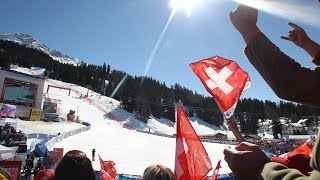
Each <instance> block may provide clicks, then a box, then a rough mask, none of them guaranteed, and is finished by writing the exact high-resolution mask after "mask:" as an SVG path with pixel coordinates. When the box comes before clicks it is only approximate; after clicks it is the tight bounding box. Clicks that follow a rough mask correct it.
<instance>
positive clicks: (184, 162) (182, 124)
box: [174, 105, 212, 180]
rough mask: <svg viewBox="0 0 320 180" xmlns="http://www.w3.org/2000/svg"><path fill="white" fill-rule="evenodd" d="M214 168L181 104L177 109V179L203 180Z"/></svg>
mask: <svg viewBox="0 0 320 180" xmlns="http://www.w3.org/2000/svg"><path fill="white" fill-rule="evenodd" d="M211 169H212V166H211V161H210V159H209V157H208V154H207V152H206V150H205V148H204V147H203V145H202V143H201V141H200V139H199V137H198V135H197V134H196V132H195V131H194V129H193V127H192V125H191V124H190V121H189V119H188V117H187V115H186V113H185V112H184V111H183V109H182V107H181V106H180V105H179V106H178V109H177V135H176V158H175V169H174V175H175V178H176V179H177V180H202V179H206V175H207V174H208V172H209V171H210V170H211Z"/></svg>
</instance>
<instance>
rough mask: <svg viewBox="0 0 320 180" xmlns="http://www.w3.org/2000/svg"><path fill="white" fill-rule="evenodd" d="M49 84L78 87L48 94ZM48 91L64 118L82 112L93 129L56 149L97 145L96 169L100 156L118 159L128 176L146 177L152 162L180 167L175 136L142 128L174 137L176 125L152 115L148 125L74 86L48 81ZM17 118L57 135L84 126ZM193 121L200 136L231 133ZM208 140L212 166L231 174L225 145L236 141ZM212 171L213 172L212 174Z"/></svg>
mask: <svg viewBox="0 0 320 180" xmlns="http://www.w3.org/2000/svg"><path fill="white" fill-rule="evenodd" d="M48 85H54V86H59V87H64V88H70V89H72V91H71V94H70V96H69V95H68V94H69V92H68V90H65V89H59V88H50V89H49V91H48V93H46V91H47V87H48ZM44 91H45V97H46V98H47V99H51V100H54V101H57V102H59V103H58V112H59V114H60V115H61V116H63V117H66V114H67V113H68V112H69V111H70V110H71V109H72V110H75V111H76V116H78V117H79V120H80V121H85V122H88V123H90V124H91V129H90V130H88V131H85V132H82V133H79V134H76V135H73V136H70V137H68V138H66V139H64V140H62V141H60V142H58V143H56V144H55V145H54V146H53V148H64V153H66V152H68V151H69V150H73V149H78V150H81V151H83V152H84V153H86V154H87V156H88V157H89V158H91V154H92V153H91V152H92V149H95V150H96V159H95V161H93V162H92V165H93V167H94V169H95V170H100V164H99V160H98V155H100V156H101V158H102V159H104V160H112V161H114V162H115V163H116V166H115V168H116V170H117V172H118V173H123V174H132V175H142V173H143V171H144V169H145V168H146V167H147V166H149V165H151V164H155V163H159V164H163V165H166V166H168V167H169V168H171V169H172V170H173V169H174V159H175V143H176V140H175V138H171V137H163V136H158V135H151V134H148V133H142V132H139V131H146V132H152V133H156V134H165V135H172V134H174V133H175V132H176V130H175V123H173V122H171V121H169V120H167V119H163V118H161V119H157V118H154V117H150V119H149V121H148V123H147V124H146V123H143V122H141V121H139V120H137V119H135V117H134V114H132V113H129V112H126V111H125V110H123V109H121V108H120V107H119V106H120V102H119V101H117V100H115V99H112V98H109V97H106V96H102V95H100V94H98V93H95V92H93V91H91V90H89V91H88V89H87V88H84V87H80V86H77V85H74V84H69V83H64V82H61V81H57V80H51V79H47V80H46V82H45V88H44ZM88 92H89V93H88ZM87 93H88V95H89V96H88V97H87V98H85V97H84V95H86V94H87ZM15 121H17V129H18V130H22V131H24V132H26V133H43V134H50V135H55V134H57V133H59V132H60V133H64V132H67V131H70V130H73V129H77V128H81V127H83V125H81V124H79V123H73V122H68V121H61V122H31V121H22V120H15ZM190 122H191V124H192V125H193V127H194V129H195V130H196V132H197V133H200V134H215V133H217V132H222V133H226V131H224V130H223V129H221V128H218V127H216V126H213V125H211V124H207V123H206V122H204V121H202V120H201V119H198V118H196V117H193V118H191V119H190ZM137 130H139V131H137ZM28 141H36V139H28ZM28 144H29V145H30V144H32V142H28ZM203 144H204V147H205V148H206V150H207V153H208V154H209V157H210V159H211V162H212V166H213V167H215V165H216V164H217V162H218V161H219V160H220V159H221V166H222V169H220V171H219V173H220V174H224V173H229V172H230V169H229V168H228V165H227V164H226V162H225V161H224V159H223V157H224V156H223V149H224V148H225V147H227V146H230V145H227V144H218V143H203ZM208 175H212V172H210V173H209V174H208Z"/></svg>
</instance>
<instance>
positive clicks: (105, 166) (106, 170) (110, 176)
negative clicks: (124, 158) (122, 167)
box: [99, 156, 118, 180]
mask: <svg viewBox="0 0 320 180" xmlns="http://www.w3.org/2000/svg"><path fill="white" fill-rule="evenodd" d="M99 160H100V166H101V169H100V179H101V180H115V179H118V174H117V171H116V169H115V168H114V166H115V165H116V164H115V163H114V162H113V161H104V160H102V159H101V157H100V156H99Z"/></svg>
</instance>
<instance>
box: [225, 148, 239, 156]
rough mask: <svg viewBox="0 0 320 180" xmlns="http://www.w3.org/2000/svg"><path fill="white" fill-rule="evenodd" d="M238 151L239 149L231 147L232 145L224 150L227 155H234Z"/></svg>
mask: <svg viewBox="0 0 320 180" xmlns="http://www.w3.org/2000/svg"><path fill="white" fill-rule="evenodd" d="M236 153H237V150H235V149H231V148H230V147H226V148H224V150H223V154H224V155H225V156H228V157H233V156H234V154H236Z"/></svg>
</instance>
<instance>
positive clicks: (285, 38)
mask: <svg viewBox="0 0 320 180" xmlns="http://www.w3.org/2000/svg"><path fill="white" fill-rule="evenodd" d="M280 38H281V39H284V40H288V41H292V40H291V39H290V38H289V37H287V36H281V37H280Z"/></svg>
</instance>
